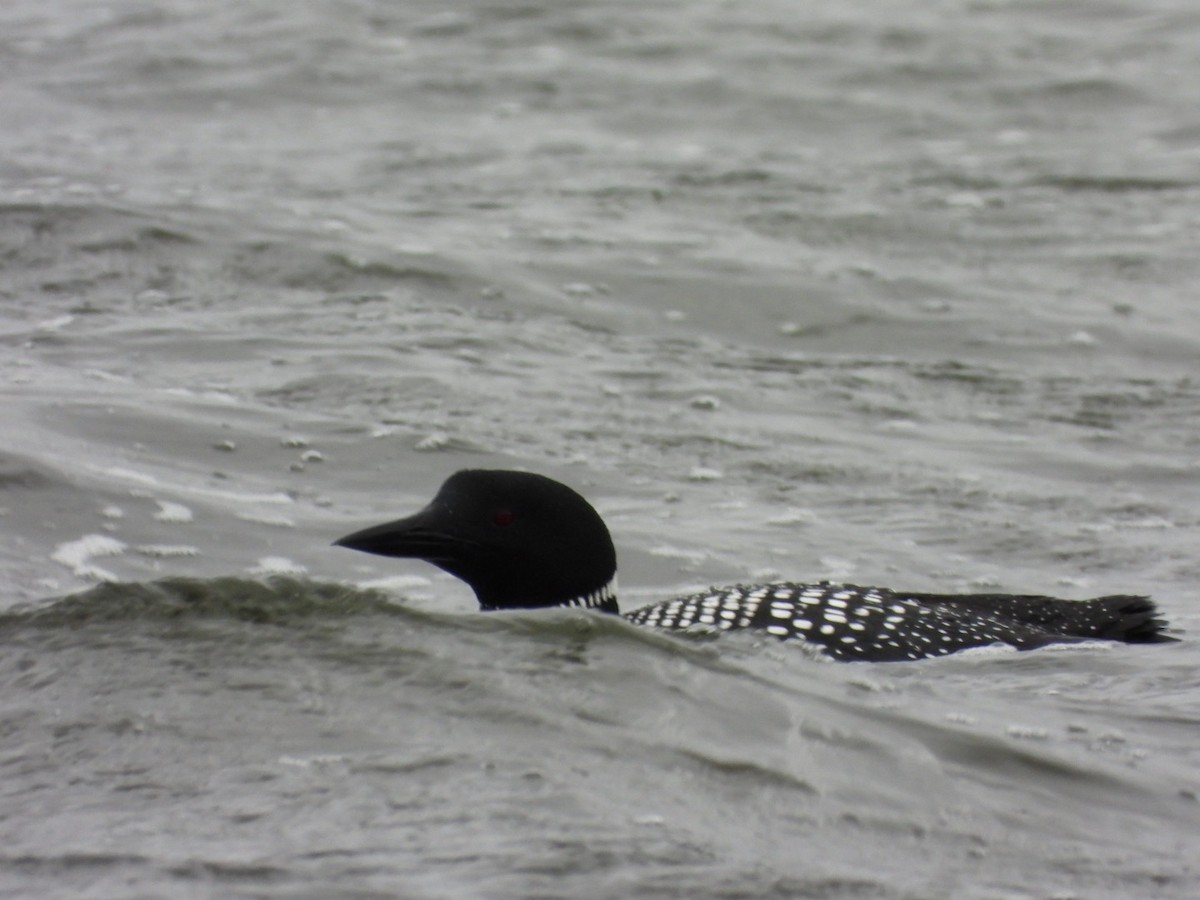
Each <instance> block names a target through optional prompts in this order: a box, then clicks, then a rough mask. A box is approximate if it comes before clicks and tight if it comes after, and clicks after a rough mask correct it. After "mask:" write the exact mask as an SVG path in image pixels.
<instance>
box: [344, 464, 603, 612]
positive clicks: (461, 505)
mask: <svg viewBox="0 0 1200 900" xmlns="http://www.w3.org/2000/svg"><path fill="white" fill-rule="evenodd" d="M334 544H335V545H336V546H339V547H349V548H350V549H351V550H361V551H363V552H364V553H374V554H377V555H379V556H397V557H408V558H413V559H423V560H425V561H426V562H431V563H433V564H434V565H435V566H437V567H438V568H440V569H443V570H445V571H447V572H449V573H450V574H451V575H454V576H456V577H458V578H461V579H462V580H463V581H465V582H466V583H467V584H469V585H470V586H471V587H472V588H473V589H474V591H475V596H476V597H477V598H478V600H479V605H480V606H481V607H482V608H483V609H513V608H519V607H543V606H564V605H576V606H589V607H592V608H596V609H603V610H605V611H606V612H614V613H615V612H617V602H616V597H615V593H614V592H615V583H614V582H615V579H616V573H617V557H616V551H615V550H614V549H613V543H612V538H610V537H609V534H608V529H607V528H606V527H605V525H604V521H603V520H602V519H601V518H600V514H599V513H597V512H596V510H594V509H593V508H592V506H591V504H589V503H588V502H587V501H586V500H585V499H583V497H581V496H580V495H579V494H577V493H576V492H575V491H573V490H571V489H570V488H569V487H567V486H566V485H564V484H560V483H559V482H557V481H554V480H552V479H550V478H546V477H545V476H543V475H535V474H532V473H530V472H510V471H506V470H487V469H465V470H463V471H461V472H457V473H455V474H454V475H451V476H450V477H449V478H448V479H446V482H445V483H444V484H443V485H442V487H441V489H440V490H439V491H438V492H437V496H436V497H434V498H433V501H432V502H431V503H430V504H429V505H428V506H426V507H425V508H424V509H422V510H421V511H420V512H418V513H416V514H415V515H412V516H409V517H408V518H406V519H398V520H396V521H395V522H388V523H386V524H384V525H376V526H374V527H372V528H365V529H363V530H362V531H356V532H355V533H354V534H349V535H346V537H343V538H340V539H339V540H337V541H335V542H334Z"/></svg>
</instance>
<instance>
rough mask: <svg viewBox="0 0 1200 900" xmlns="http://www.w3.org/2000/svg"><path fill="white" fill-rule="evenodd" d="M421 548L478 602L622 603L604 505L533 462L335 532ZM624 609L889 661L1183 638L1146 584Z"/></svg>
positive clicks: (821, 589)
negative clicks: (1107, 592)
mask: <svg viewBox="0 0 1200 900" xmlns="http://www.w3.org/2000/svg"><path fill="white" fill-rule="evenodd" d="M334 543H335V546H340V547H348V548H350V549H352V550H360V551H362V552H365V553H373V554H376V555H379V556H392V557H407V558H415V559H422V560H425V561H427V562H430V563H432V564H433V565H435V566H437V567H439V568H441V569H443V570H445V571H446V572H449V573H450V574H451V575H454V576H456V577H458V578H460V579H462V580H463V581H465V582H466V583H467V584H468V585H470V586H471V587H472V588H473V589H474V591H475V596H476V598H477V599H478V601H479V605H480V607H481V608H482V609H484V610H497V609H530V608H544V607H556V606H574V607H583V608H587V609H592V610H597V611H600V612H605V613H612V614H616V615H619V614H620V609H619V607H618V606H617V558H616V550H615V549H614V547H613V542H612V538H611V537H610V536H609V533H608V528H607V527H606V526H605V524H604V520H603V519H601V517H600V514H599V513H597V512H596V510H595V509H593V508H592V506H591V504H590V503H588V502H587V500H585V499H584V498H583V497H582V496H580V495H579V494H578V493H576V492H575V491H574V490H572V489H571V488H569V487H567V486H566V485H564V484H561V483H560V482H557V481H554V480H553V479H551V478H547V477H546V476H544V475H537V474H534V473H530V472H517V471H506V470H484V469H465V470H463V471H460V472H457V473H455V474H454V475H451V476H450V478H448V479H447V480H446V482H445V483H444V484H443V485H442V487H441V489H440V490H439V491H438V493H437V496H435V497H434V499H433V501H432V502H431V503H430V504H429V505H428V506H426V507H425V508H424V509H422V510H421V511H420V512H418V513H416V514H415V515H412V516H409V517H408V518H404V519H398V520H397V521H394V522H388V523H385V524H383V525H376V526H374V527H371V528H365V529H363V530H362V531H356V532H354V533H353V534H349V535H346V536H345V537H343V538H340V539H339V540H337V541H335V542H334ZM625 618H626V619H627V620H628V621H630V622H633V623H636V624H638V625H648V626H653V627H657V628H662V629H688V628H692V627H700V628H706V629H708V630H717V631H728V630H732V629H741V628H751V629H760V630H762V631H765V632H766V633H767V634H769V635H773V636H775V637H778V638H781V639H800V640H803V641H806V642H808V643H811V644H814V645H817V646H818V647H819V648H820V649H821V650H823V651H824V653H825V654H826V655H828V656H831V657H833V658H834V659H838V660H862V661H870V662H893V661H904V660H914V659H922V658H926V657H934V656H945V655H946V654H949V653H954V652H956V651H959V650H965V649H967V648H969V647H983V646H988V645H992V644H1008V645H1011V646H1013V647H1016V648H1017V649H1018V650H1031V649H1034V648H1036V647H1042V646H1045V645H1047V644H1057V643H1077V642H1081V641H1089V640H1102V641H1121V642H1125V643H1131V644H1149V643H1162V642H1165V641H1174V640H1176V639H1175V638H1173V637H1169V636H1168V635H1167V634H1165V633H1164V630H1165V629H1166V628H1167V627H1168V626H1167V623H1166V622H1164V621H1163V620H1161V619H1159V618H1158V611H1157V609H1156V608H1155V606H1154V604H1153V603H1152V602H1151V601H1150V599H1149V598H1147V597H1141V596H1132V595H1124V594H1121V595H1114V596H1107V597H1097V598H1095V599H1093V600H1060V599H1057V598H1054V597H1044V596H1036V595H1013V594H932V593H915V592H907V591H892V590H888V589H886V588H877V587H859V586H857V585H852V584H832V583H830V582H827V581H822V582H819V583H813V584H797V583H793V582H776V583H770V584H755V585H735V586H732V587H722V588H713V589H711V590H708V591H704V592H702V593H699V594H693V595H690V596H687V597H678V598H676V599H673V600H666V601H662V602H659V603H655V604H652V605H650V606H646V607H643V608H642V609H638V610H635V611H634V612H631V613H627V614H626V615H625Z"/></svg>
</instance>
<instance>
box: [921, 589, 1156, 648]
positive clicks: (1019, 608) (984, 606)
mask: <svg viewBox="0 0 1200 900" xmlns="http://www.w3.org/2000/svg"><path fill="white" fill-rule="evenodd" d="M908 596H910V597H913V598H915V599H918V600H920V601H922V602H924V603H929V604H931V605H938V606H947V607H951V608H954V609H961V610H966V611H970V612H974V613H981V614H984V615H991V616H997V617H999V618H1004V619H1011V620H1014V621H1017V622H1021V623H1022V624H1025V625H1030V626H1032V627H1034V628H1037V629H1039V630H1042V631H1045V632H1046V633H1047V634H1048V635H1064V636H1070V637H1081V638H1091V639H1093V640H1104V641H1120V642H1122V643H1125V644H1162V643H1168V642H1172V641H1177V640H1179V639H1178V638H1175V637H1171V636H1170V635H1169V634H1167V633H1166V631H1167V629H1168V628H1169V625H1168V623H1167V622H1166V621H1165V620H1164V619H1162V618H1160V617H1159V612H1158V607H1156V606H1155V605H1154V601H1152V600H1151V599H1150V598H1149V597H1143V596H1138V595H1135V594H1113V595H1111V596H1108V597H1096V598H1094V599H1092V600H1060V599H1059V598H1057V597H1044V596H1039V595H1024V594H909V595H908Z"/></svg>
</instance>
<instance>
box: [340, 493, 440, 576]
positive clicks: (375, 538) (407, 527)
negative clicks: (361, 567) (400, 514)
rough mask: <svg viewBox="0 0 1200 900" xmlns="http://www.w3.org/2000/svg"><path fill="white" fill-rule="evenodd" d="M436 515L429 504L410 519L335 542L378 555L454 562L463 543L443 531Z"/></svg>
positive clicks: (360, 532) (373, 528) (354, 534)
mask: <svg viewBox="0 0 1200 900" xmlns="http://www.w3.org/2000/svg"><path fill="white" fill-rule="evenodd" d="M434 518H435V516H434V514H433V511H432V510H431V509H430V508H428V507H426V508H425V509H423V510H421V511H420V512H419V513H416V514H415V515H412V516H409V517H408V518H405V519H397V520H396V521H394V522H385V523H384V524H382V525H373V526H371V527H370V528H364V529H363V530H362V531H356V532H354V533H353V534H348V535H346V536H345V537H341V538H338V539H337V540H336V541H334V542H333V545H334V546H335V547H348V548H349V549H351V550H359V551H361V552H363V553H373V554H375V555H376V556H395V557H401V558H408V559H424V560H428V561H429V562H431V563H434V564H438V563H445V562H450V561H452V560H453V558H454V557H455V556H457V554H456V553H455V548H456V547H458V548H461V545H462V543H463V542H462V540H461V539H455V538H452V537H450V536H449V535H447V534H445V533H444V532H442V531H441V530H439V529H438V528H437V527H436V524H435V523H434V522H433V519H434Z"/></svg>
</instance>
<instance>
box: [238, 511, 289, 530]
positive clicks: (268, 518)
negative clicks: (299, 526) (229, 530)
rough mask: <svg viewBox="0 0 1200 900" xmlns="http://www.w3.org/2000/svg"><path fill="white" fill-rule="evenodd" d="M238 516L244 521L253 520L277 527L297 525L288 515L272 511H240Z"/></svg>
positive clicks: (256, 522) (256, 523) (259, 523)
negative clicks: (274, 513)
mask: <svg viewBox="0 0 1200 900" xmlns="http://www.w3.org/2000/svg"><path fill="white" fill-rule="evenodd" d="M237 517H238V518H239V519H241V520H242V521H243V522H253V523H254V524H255V525H272V526H274V527H276V528H295V527H296V523H295V522H293V521H292V520H291V519H289V518H287V517H286V516H276V515H272V514H270V513H258V512H240V513H238V514H237Z"/></svg>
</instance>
